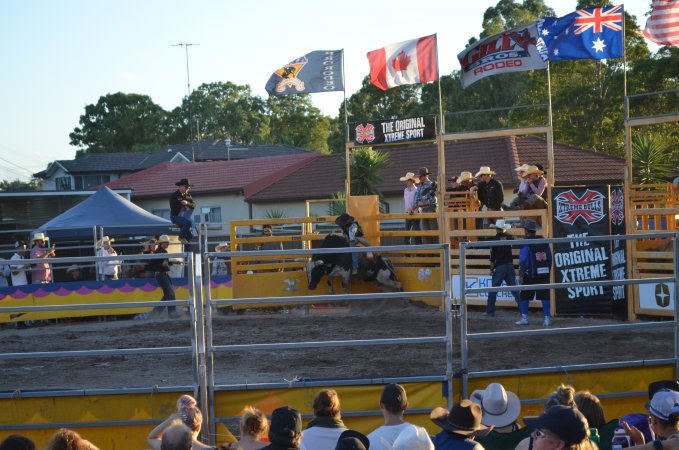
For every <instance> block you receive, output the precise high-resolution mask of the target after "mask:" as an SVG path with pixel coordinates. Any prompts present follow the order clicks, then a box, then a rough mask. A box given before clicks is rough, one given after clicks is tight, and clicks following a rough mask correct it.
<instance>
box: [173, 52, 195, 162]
mask: <svg viewBox="0 0 679 450" xmlns="http://www.w3.org/2000/svg"><path fill="white" fill-rule="evenodd" d="M194 45H200V44H187V43H184V42H180V43H179V44H174V45H173V46H172V47H184V50H185V51H186V88H187V90H188V97H187V98H186V102H187V103H188V105H189V133H190V134H191V162H196V148H195V143H194V139H193V114H192V113H191V77H190V76H189V47H192V46H194Z"/></svg>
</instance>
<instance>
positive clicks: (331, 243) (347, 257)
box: [307, 234, 403, 295]
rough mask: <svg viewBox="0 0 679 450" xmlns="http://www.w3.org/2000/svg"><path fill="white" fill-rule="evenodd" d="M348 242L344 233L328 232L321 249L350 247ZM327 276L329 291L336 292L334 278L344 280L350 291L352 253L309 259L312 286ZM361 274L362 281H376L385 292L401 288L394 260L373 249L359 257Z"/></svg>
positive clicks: (310, 287) (345, 290)
mask: <svg viewBox="0 0 679 450" xmlns="http://www.w3.org/2000/svg"><path fill="white" fill-rule="evenodd" d="M348 247H349V243H348V242H347V240H346V239H345V238H343V237H341V236H337V235H335V234H329V235H327V236H326V237H325V239H323V242H322V244H321V247H320V248H348ZM324 275H327V277H328V293H329V294H331V295H332V294H334V293H335V291H334V289H333V280H334V279H335V278H336V277H340V278H341V279H342V289H343V290H344V293H345V294H348V293H349V278H350V276H351V253H326V254H323V255H313V257H312V258H311V261H309V262H307V280H308V287H309V289H312V290H313V289H316V286H318V283H319V282H320V281H321V278H323V276H324ZM358 275H359V277H360V278H361V279H362V280H363V281H368V282H372V283H374V284H375V285H376V286H377V287H378V288H379V289H380V291H382V292H394V291H402V290H403V289H402V286H401V283H400V282H399V281H398V280H397V279H396V273H395V272H394V267H393V265H392V264H391V262H390V261H389V260H387V259H385V258H383V257H382V256H380V255H377V254H375V253H372V252H368V253H365V254H363V255H361V257H360V258H359V265H358Z"/></svg>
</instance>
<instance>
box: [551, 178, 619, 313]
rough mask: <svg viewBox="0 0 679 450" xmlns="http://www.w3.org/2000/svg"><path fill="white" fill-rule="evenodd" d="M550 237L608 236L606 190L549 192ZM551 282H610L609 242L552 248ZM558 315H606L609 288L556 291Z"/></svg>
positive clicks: (561, 190)
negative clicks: (552, 275) (550, 211)
mask: <svg viewBox="0 0 679 450" xmlns="http://www.w3.org/2000/svg"><path fill="white" fill-rule="evenodd" d="M552 202H553V203H552V205H553V208H554V216H553V227H554V228H553V229H554V237H586V236H606V235H608V234H609V231H610V229H609V224H610V222H609V220H608V217H609V214H608V211H609V207H608V186H598V187H590V188H582V187H577V188H576V187H573V188H554V189H552ZM554 270H555V272H554V281H555V282H556V283H564V284H568V283H574V282H579V281H602V280H610V279H611V246H610V244H609V242H606V241H600V242H587V241H584V242H573V243H570V244H554ZM556 313H557V314H559V315H574V314H577V315H580V314H586V315H609V314H611V313H612V303H611V288H610V287H603V286H589V287H567V288H565V289H557V290H556Z"/></svg>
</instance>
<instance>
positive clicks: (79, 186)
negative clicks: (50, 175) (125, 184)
mask: <svg viewBox="0 0 679 450" xmlns="http://www.w3.org/2000/svg"><path fill="white" fill-rule="evenodd" d="M74 178H75V188H76V190H80V191H82V190H91V189H94V188H96V187H97V186H101V185H102V184H105V183H108V182H109V181H111V175H76V176H75V177H74Z"/></svg>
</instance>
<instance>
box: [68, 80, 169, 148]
mask: <svg viewBox="0 0 679 450" xmlns="http://www.w3.org/2000/svg"><path fill="white" fill-rule="evenodd" d="M166 136H167V116H166V113H165V111H164V110H163V108H161V107H160V106H158V105H156V104H155V103H153V101H152V100H151V97H149V96H147V95H139V94H124V93H122V92H118V93H116V94H107V95H104V96H102V97H99V100H98V101H97V103H96V104H95V105H87V106H85V114H83V115H82V116H80V126H79V127H76V128H75V129H74V130H73V132H72V133H71V134H69V137H70V138H71V145H74V146H76V147H80V148H81V149H84V150H86V151H88V152H90V153H106V152H129V151H133V148H134V147H135V145H152V146H154V147H155V148H158V147H160V146H162V144H164V143H165V141H166Z"/></svg>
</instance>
